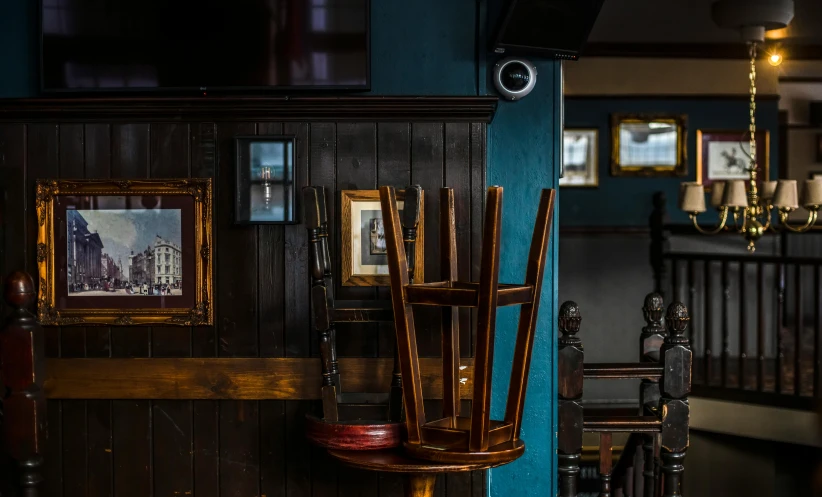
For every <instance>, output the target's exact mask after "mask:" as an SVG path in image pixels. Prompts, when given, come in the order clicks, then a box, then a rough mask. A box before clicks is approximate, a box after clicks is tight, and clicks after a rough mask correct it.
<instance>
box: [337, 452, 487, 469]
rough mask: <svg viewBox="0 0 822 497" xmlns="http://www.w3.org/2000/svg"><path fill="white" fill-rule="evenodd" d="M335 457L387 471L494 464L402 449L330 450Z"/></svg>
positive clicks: (356, 465)
mask: <svg viewBox="0 0 822 497" xmlns="http://www.w3.org/2000/svg"><path fill="white" fill-rule="evenodd" d="M328 453H329V454H330V455H331V457H333V458H334V459H337V460H338V461H340V462H342V463H344V464H347V465H349V466H351V467H354V468H359V469H367V470H370V471H385V472H387V473H459V472H463V471H475V470H480V469H488V468H490V467H492V466H493V464H440V463H436V462H431V461H423V460H420V459H412V458H410V457H408V456H406V455H405V454H404V453H403V452H402V449H387V450H336V449H332V450H329V451H328Z"/></svg>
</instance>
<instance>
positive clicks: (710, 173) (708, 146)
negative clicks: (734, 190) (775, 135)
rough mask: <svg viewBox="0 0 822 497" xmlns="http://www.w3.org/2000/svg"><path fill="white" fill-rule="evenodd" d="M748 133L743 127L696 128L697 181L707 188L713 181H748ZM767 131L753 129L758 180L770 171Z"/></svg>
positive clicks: (749, 150) (768, 135)
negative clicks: (740, 128)
mask: <svg viewBox="0 0 822 497" xmlns="http://www.w3.org/2000/svg"><path fill="white" fill-rule="evenodd" d="M749 137H750V135H749V134H748V131H746V130H731V131H728V130H702V129H700V130H697V132H696V181H697V183H702V185H703V186H704V187H705V189H706V190H710V189H711V184H712V183H713V182H714V181H728V180H735V179H741V180H745V181H747V180H749V179H750V174H749V172H748V168H749V167H750V153H751V146H750V138H749ZM769 162H770V132H769V131H768V130H759V131H757V132H756V163H757V165H758V166H759V176H758V177H759V179H768V178H769V172H770V165H769Z"/></svg>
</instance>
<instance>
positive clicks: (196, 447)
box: [0, 103, 490, 497]
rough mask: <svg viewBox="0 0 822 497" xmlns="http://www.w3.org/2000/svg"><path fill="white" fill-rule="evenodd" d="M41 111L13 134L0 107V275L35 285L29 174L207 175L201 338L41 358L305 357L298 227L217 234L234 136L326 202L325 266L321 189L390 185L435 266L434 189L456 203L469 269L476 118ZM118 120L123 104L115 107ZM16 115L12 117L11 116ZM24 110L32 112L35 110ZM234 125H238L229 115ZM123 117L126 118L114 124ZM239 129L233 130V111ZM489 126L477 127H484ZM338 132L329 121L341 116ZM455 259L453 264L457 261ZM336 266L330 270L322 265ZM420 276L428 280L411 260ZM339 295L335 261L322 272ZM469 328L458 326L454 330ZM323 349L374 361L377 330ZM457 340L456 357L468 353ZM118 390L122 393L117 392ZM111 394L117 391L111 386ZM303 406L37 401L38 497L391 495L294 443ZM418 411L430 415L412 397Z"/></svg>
mask: <svg viewBox="0 0 822 497" xmlns="http://www.w3.org/2000/svg"><path fill="white" fill-rule="evenodd" d="M52 105H55V106H57V107H56V108H55V109H56V110H55V112H53V113H51V114H49V113H48V112H42V113H41V114H38V115H37V116H36V118H35V119H30V120H28V122H26V121H27V120H26V119H25V115H26V111H25V106H23V107H24V108H23V110H19V109H18V110H19V112H18V111H15V115H13V116H12V115H9V114H8V113H6V114H3V108H2V104H0V176H1V177H2V178H3V183H4V184H5V187H6V198H7V202H6V209H5V213H4V223H5V225H4V228H5V233H6V235H5V240H6V246H5V252H4V253H3V260H2V261H0V264H2V267H0V269H2V270H3V272H4V273H5V272H8V271H10V270H12V269H16V268H23V269H25V270H27V271H28V272H30V273H32V274H35V273H36V266H35V262H36V261H35V243H36V239H35V236H36V231H35V227H36V220H35V211H34V187H35V181H36V180H37V179H38V178H168V177H213V178H215V190H216V191H215V198H216V202H215V204H216V205H215V221H214V238H215V245H216V250H215V256H216V270H215V275H214V282H215V293H216V320H215V322H216V326H214V327H196V328H167V327H154V328H135V327H131V328H127V327H110V328H99V327H97V328H93V327H87V328H78V327H63V328H49V329H47V331H46V334H47V335H46V343H47V346H46V348H47V356H48V357H62V358H78V357H89V358H91V357H95V358H99V357H116V358H126V357H158V358H159V357H311V356H315V355H317V343H316V337H315V336H314V334H313V333H312V332H311V331H310V330H311V325H310V313H309V299H308V294H309V285H308V284H309V280H308V274H307V268H306V264H307V253H306V235H305V229H304V227H303V226H302V225H294V226H243V227H240V226H234V225H233V224H232V218H233V208H232V206H233V199H234V193H233V188H234V181H233V173H234V163H233V162H234V161H233V157H234V150H233V138H234V137H235V136H237V135H272V134H282V133H289V134H295V135H297V139H298V141H297V161H296V164H297V173H296V178H297V181H298V182H299V184H300V185H308V184H314V185H323V186H325V187H326V188H328V189H329V190H330V191H333V192H335V193H334V201H333V202H332V203H331V204H330V206H329V209H330V213H329V214H330V220H331V221H330V222H331V224H332V227H331V229H332V233H334V246H333V248H334V251H335V254H339V249H340V246H339V245H340V230H339V221H340V219H339V208H338V203H339V191H340V190H343V189H374V188H376V187H377V186H378V185H393V186H396V187H404V186H406V185H407V184H410V183H419V184H421V185H422V187H423V188H424V189H425V191H426V197H427V198H426V199H425V200H426V201H425V210H426V212H425V223H426V233H428V234H430V236H426V242H425V243H426V247H425V251H426V254H432V255H435V254H437V246H438V240H437V229H435V228H436V222H437V219H438V211H439V206H438V202H437V199H438V190H437V189H438V188H439V187H441V186H451V187H453V188H455V189H456V196H457V199H458V202H457V216H458V218H459V219H461V220H464V222H460V223H459V225H458V231H457V237H458V243H459V244H460V247H461V250H463V251H465V252H466V253H470V254H471V257H464V258H461V265H460V272H461V273H464V274H462V275H461V277H463V278H464V277H469V273H475V274H474V275H473V276H476V273H477V266H478V263H479V253H478V252H479V251H478V247H479V237H480V233H479V227H480V225H481V216H482V203H483V197H484V187H485V185H484V184H485V137H486V124H485V121H484V120H483V119H479V118H477V119H474V116H471V118H470V119H466V118H465V117H464V116H459V117H457V118H455V120H459V121H460V122H446V121H448V119H447V118H441V119H440V120H439V121H432V119H430V117H429V118H426V117H425V115H424V113H423V114H421V115H420V119H419V120H416V116H415V115H413V114H410V113H406V115H407V118H408V119H407V120H406V121H400V122H397V120H396V118H390V119H388V118H387V119H386V120H385V121H381V120H379V119H375V120H373V121H370V122H369V121H364V120H363V116H362V115H357V116H355V117H353V118H351V120H346V121H334V120H331V119H329V120H326V121H319V120H313V119H314V118H316V117H318V116H314V115H310V114H309V118H307V119H306V120H305V121H299V120H294V119H295V117H294V115H293V114H289V115H288V117H286V118H284V121H283V122H277V121H271V120H269V119H256V120H249V121H241V120H237V119H236V116H233V117H232V116H231V115H230V109H229V110H224V111H221V112H220V113H218V114H219V115H215V116H213V118H212V117H210V116H208V115H207V112H205V111H202V112H200V113H199V114H198V115H197V116H192V115H190V114H186V113H182V114H176V115H175V114H174V113H173V112H170V113H169V115H168V116H166V115H163V116H159V117H158V118H157V119H156V120H152V119H151V113H149V114H148V115H146V114H140V115H139V118H135V119H132V120H130V121H120V120H119V119H123V118H122V117H117V116H118V114H117V112H116V106H117V105H118V104H117V103H111V104H110V105H109V106H108V107H106V108H105V112H107V113H109V116H110V117H108V116H102V117H101V116H100V111H99V109H98V111H96V112H97V113H96V114H94V116H93V117H89V118H88V119H84V118H83V111H82V109H81V110H73V111H72V112H74V113H73V114H72V115H71V122H67V121H63V122H58V120H57V118H52V117H49V116H51V115H53V116H56V115H59V109H58V108H59V103H58V104H52ZM128 105H129V106H130V107H129V109H130V113H131V114H133V115H136V114H137V112H135V108H136V107H135V105H134V104H128ZM14 108H15V109H17V107H14ZM41 110H42V109H41ZM247 112H250V111H247ZM120 115H121V116H125V115H129V112H126V111H125V110H124V112H123V113H122V114H120ZM4 116H5V117H4ZM243 117H246V116H245V115H244V116H243ZM488 117H489V118H490V115H489V116H488ZM344 119H345V118H344ZM469 251H470V252H469ZM337 260H338V261H339V259H338V258H337ZM425 264H426V266H425V272H426V274H429V275H432V277H433V276H434V275H437V274H439V267H438V259H437V258H436V257H426V262H425ZM336 271H337V275H336V276H337V281H339V276H338V273H339V264H337V267H336ZM336 290H337V295H338V296H339V298H344V299H360V298H374V297H376V296H378V294H382V296H387V293H386V292H387V289H380V290H376V289H373V288H353V287H345V288H339V287H338V288H337V289H336ZM425 318H426V316H420V318H419V319H421V321H420V323H421V326H419V329H418V333H419V335H420V353H421V355H423V356H429V357H430V356H439V355H440V332H439V328H438V326H439V325H438V324H437V323H438V319H437V316H428V319H425ZM470 320H471V316H470V315H469V314H466V315H464V316H463V322H464V323H465V325H466V328H465V330H466V331H467V330H468V329H469V328H468V324H469V323H470ZM339 337H340V338H339V342H340V343H339V350H340V353H341V355H342V356H349V357H389V356H391V354H392V351H393V342H394V336H393V330H392V329H391V327H390V326H388V327H384V326H383V327H377V326H357V327H355V326H351V327H350V328H348V329H340V332H339ZM470 345H471V336H470V334H469V333H465V337H464V344H463V349H462V350H464V351H466V355H470V354H471V352H472V351H471V347H470ZM134 381H135V382H138V381H139V379H138V378H135V379H134ZM123 388H124V389H128V388H129V385H128V384H124V385H123ZM314 402H315V401H296V400H295V401H292V400H285V401H283V400H264V401H258V400H242V401H235V400H193V401H191V400H150V399H146V400H116V399H113V400H52V401H50V402H49V406H48V408H49V411H48V415H49V443H48V447H49V449H48V452H47V454H46V461H47V467H48V471H47V478H48V479H47V482H46V492H45V495H49V496H54V497H60V496H65V497H73V496H85V495H89V496H106V495H113V496H117V497H132V496H133V497H146V496H150V495H156V496H178V495H179V496H186V495H195V496H197V497H217V496H220V497H234V496H236V497H248V496H262V495H265V496H268V497H272V496H281V495H282V496H286V495H287V496H318V497H320V496H331V495H333V496H337V495H340V496H342V495H345V496H354V495H363V496H392V495H401V494H402V489H401V484H400V480H399V479H398V478H396V477H394V476H391V475H377V474H373V473H361V472H358V471H354V470H350V469H347V468H338V467H337V466H336V464H335V463H334V462H332V460H331V459H330V458H328V457H327V456H326V455H325V454H324V452H323V451H321V450H318V449H315V448H313V447H311V446H309V445H308V444H307V442H306V441H305V439H304V438H303V419H304V415H305V413H306V412H308V411H310V410H312V409H314V408H315V407H316V406H315V404H314ZM428 404H429V409H435V408H438V407H439V405H438V404H439V401H429V402H428ZM484 480H485V479H484V476H483V475H482V474H481V473H478V474H464V475H462V474H459V475H453V476H448V477H443V478H442V479H441V481H439V482H438V494H437V495H439V496H445V495H448V496H463V495H473V496H478V497H479V496H482V495H485V492H484V488H483V487H484Z"/></svg>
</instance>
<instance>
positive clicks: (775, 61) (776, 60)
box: [768, 52, 782, 66]
mask: <svg viewBox="0 0 822 497" xmlns="http://www.w3.org/2000/svg"><path fill="white" fill-rule="evenodd" d="M768 62H770V63H771V65H772V66H778V65H779V64H781V63H782V54H778V53H776V52H774V53H772V54H771V55H769V56H768Z"/></svg>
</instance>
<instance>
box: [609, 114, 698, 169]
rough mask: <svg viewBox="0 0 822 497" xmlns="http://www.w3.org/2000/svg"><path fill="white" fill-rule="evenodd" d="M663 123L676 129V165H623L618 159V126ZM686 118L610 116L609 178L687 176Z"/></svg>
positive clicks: (652, 115)
mask: <svg viewBox="0 0 822 497" xmlns="http://www.w3.org/2000/svg"><path fill="white" fill-rule="evenodd" d="M651 122H663V123H666V124H671V125H673V126H675V127H676V132H677V139H676V163H675V164H673V165H662V164H660V165H653V164H652V165H630V164H627V165H623V164H622V163H621V159H620V151H621V143H620V142H621V140H620V136H619V131H620V126H621V125H623V124H642V123H651ZM687 138H688V116H686V115H684V114H626V113H615V114H611V176H640V177H669V176H687V174H688V156H687V150H688V140H687Z"/></svg>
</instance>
